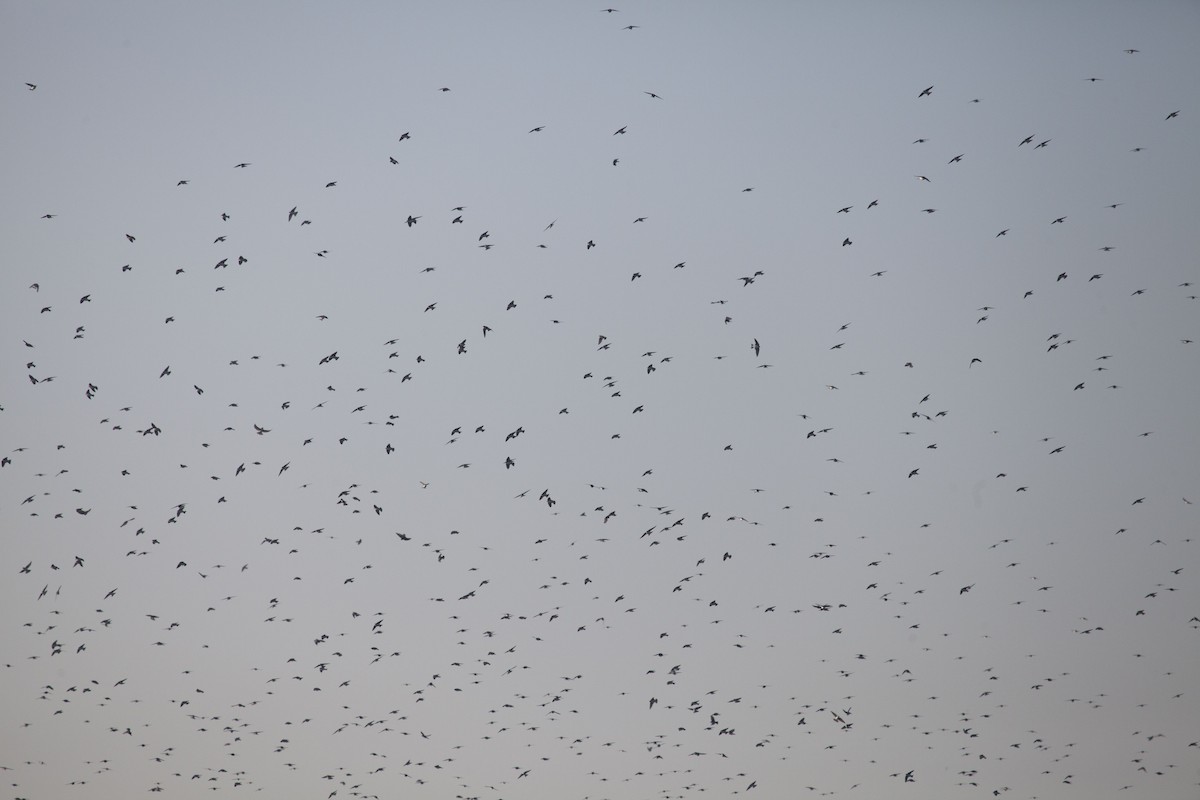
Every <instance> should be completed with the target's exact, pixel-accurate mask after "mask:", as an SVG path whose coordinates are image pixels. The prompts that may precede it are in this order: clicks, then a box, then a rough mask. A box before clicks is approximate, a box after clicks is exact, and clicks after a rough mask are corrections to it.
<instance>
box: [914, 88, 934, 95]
mask: <svg viewBox="0 0 1200 800" xmlns="http://www.w3.org/2000/svg"><path fill="white" fill-rule="evenodd" d="M932 94H933V87H932V86H929V87H927V88H925V89H922V90H921V93H920V94H919V95H917V97H918V98H921V97H929V96H930V95H932Z"/></svg>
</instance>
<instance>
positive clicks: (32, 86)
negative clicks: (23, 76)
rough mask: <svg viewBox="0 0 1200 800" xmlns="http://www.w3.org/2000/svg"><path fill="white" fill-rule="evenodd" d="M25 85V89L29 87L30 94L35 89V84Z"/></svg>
mask: <svg viewBox="0 0 1200 800" xmlns="http://www.w3.org/2000/svg"><path fill="white" fill-rule="evenodd" d="M25 85H26V86H27V87H29V91H31V92H32V91H33V90H35V89H37V84H36V83H26V84H25Z"/></svg>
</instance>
